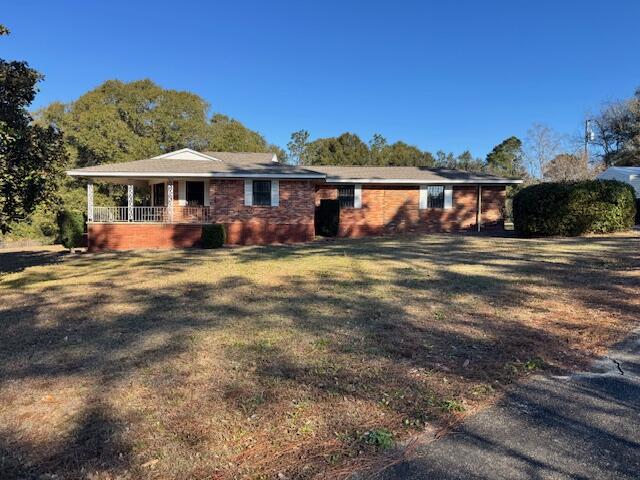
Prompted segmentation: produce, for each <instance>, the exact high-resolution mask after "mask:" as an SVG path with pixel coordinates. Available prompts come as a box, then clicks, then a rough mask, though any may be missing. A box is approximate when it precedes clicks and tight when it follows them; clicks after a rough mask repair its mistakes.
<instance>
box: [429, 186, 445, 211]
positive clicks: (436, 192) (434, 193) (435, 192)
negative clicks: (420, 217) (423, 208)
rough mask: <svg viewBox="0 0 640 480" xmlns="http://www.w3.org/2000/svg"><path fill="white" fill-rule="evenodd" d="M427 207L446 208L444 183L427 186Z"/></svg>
mask: <svg viewBox="0 0 640 480" xmlns="http://www.w3.org/2000/svg"><path fill="white" fill-rule="evenodd" d="M427 208H444V185H429V186H428V187H427Z"/></svg>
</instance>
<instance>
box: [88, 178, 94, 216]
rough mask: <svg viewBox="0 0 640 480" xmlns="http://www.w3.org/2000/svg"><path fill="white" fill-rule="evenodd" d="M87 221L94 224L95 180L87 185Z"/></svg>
mask: <svg viewBox="0 0 640 480" xmlns="http://www.w3.org/2000/svg"><path fill="white" fill-rule="evenodd" d="M87 221H88V222H93V180H89V183H87Z"/></svg>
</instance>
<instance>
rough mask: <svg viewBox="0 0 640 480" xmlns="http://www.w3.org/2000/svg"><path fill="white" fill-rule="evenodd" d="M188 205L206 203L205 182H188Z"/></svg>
mask: <svg viewBox="0 0 640 480" xmlns="http://www.w3.org/2000/svg"><path fill="white" fill-rule="evenodd" d="M186 200H187V205H189V206H197V207H199V206H202V205H204V182H187V198H186Z"/></svg>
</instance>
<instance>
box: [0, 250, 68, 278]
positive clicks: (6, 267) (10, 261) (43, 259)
mask: <svg viewBox="0 0 640 480" xmlns="http://www.w3.org/2000/svg"><path fill="white" fill-rule="evenodd" d="M64 255H65V252H60V251H58V252H52V251H47V250H42V251H38V250H24V251H10V252H2V251H0V275H3V274H6V273H13V272H21V271H22V270H24V269H25V268H29V267H35V266H39V265H50V264H52V263H57V262H60V261H61V260H62V258H63V256H64Z"/></svg>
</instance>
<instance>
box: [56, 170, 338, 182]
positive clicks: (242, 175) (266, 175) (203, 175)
mask: <svg viewBox="0 0 640 480" xmlns="http://www.w3.org/2000/svg"><path fill="white" fill-rule="evenodd" d="M66 174H67V175H69V176H70V177H87V178H107V177H113V178H293V179H301V180H303V179H315V180H324V179H325V178H326V175H324V174H319V173H225V172H204V173H193V172H83V171H81V170H68V171H67V172H66Z"/></svg>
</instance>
